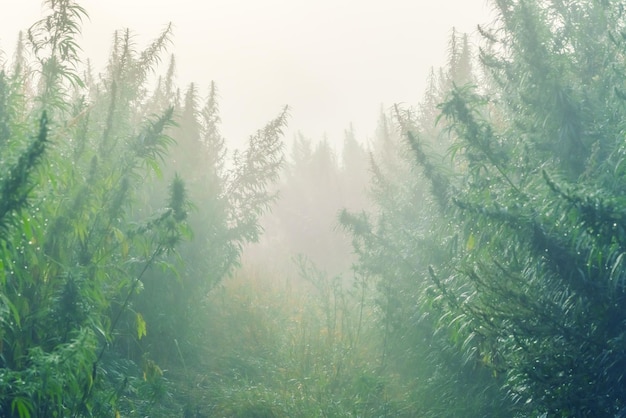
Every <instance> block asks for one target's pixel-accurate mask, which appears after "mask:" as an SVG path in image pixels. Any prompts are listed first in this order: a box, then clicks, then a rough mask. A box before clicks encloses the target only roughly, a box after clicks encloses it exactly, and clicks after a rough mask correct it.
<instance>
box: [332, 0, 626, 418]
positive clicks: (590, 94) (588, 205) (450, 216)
mask: <svg viewBox="0 0 626 418" xmlns="http://www.w3.org/2000/svg"><path fill="white" fill-rule="evenodd" d="M495 6H496V10H497V13H498V21H497V24H496V25H495V26H494V27H493V28H490V29H485V28H481V31H482V33H483V35H484V38H485V46H484V47H483V49H482V50H481V55H480V59H481V65H482V66H483V70H484V73H485V79H486V81H487V82H486V83H485V84H484V85H483V86H482V90H481V89H479V88H478V87H475V86H471V85H459V83H455V82H453V83H450V84H449V86H450V88H451V91H450V92H449V93H448V95H447V98H446V99H445V101H444V102H443V104H442V105H441V106H440V111H441V117H440V118H439V125H438V126H439V133H437V129H434V128H432V127H429V126H425V125H424V121H426V120H427V119H424V115H428V114H430V113H428V112H425V111H423V112H421V115H419V116H418V117H414V116H413V115H412V114H411V113H410V112H405V111H402V110H397V111H396V114H397V119H398V121H399V122H400V125H401V127H402V129H403V132H404V134H405V135H406V139H407V143H408V146H410V148H411V150H412V155H413V158H414V161H412V162H408V167H409V169H405V171H404V172H403V173H402V174H401V175H400V176H394V174H395V173H396V172H397V170H396V171H394V169H390V168H387V167H386V166H385V165H383V164H380V163H376V164H375V165H374V191H375V195H374V197H375V199H376V202H377V204H378V206H379V208H380V210H379V215H378V216H376V217H373V216H366V215H356V214H349V213H344V214H343V215H342V216H343V218H342V220H343V223H344V224H345V225H346V226H347V227H348V228H349V229H350V230H351V232H352V234H353V236H354V242H355V250H356V251H357V254H358V255H359V259H360V262H359V264H358V268H360V269H362V271H363V272H365V273H367V274H371V275H374V277H376V278H377V279H378V282H379V286H380V287H381V293H382V294H383V295H385V298H384V299H383V303H381V307H385V306H386V307H387V308H386V310H384V311H383V312H385V319H386V321H387V324H388V325H387V326H388V327H389V328H388V329H390V330H392V331H393V330H394V328H396V327H397V329H399V330H400V333H399V334H398V335H399V336H402V337H394V336H393V335H394V334H393V332H390V333H389V334H388V335H390V337H391V338H390V339H389V340H388V341H389V345H390V353H393V351H392V350H397V349H400V348H402V347H403V344H402V338H405V339H408V340H409V341H410V342H411V345H412V348H411V349H412V350H419V351H421V352H422V353H424V352H426V353H428V354H426V356H425V357H426V358H427V359H428V360H426V361H424V362H422V363H420V365H419V367H416V368H415V370H419V373H422V374H423V375H424V376H427V379H428V380H427V383H425V382H420V384H419V385H416V393H418V394H421V395H422V396H428V397H425V398H424V399H429V400H430V403H429V404H428V405H425V408H427V411H428V414H432V415H434V416H437V415H445V416H454V415H455V414H461V413H460V412H455V410H454V408H453V403H454V402H456V403H457V404H462V405H463V406H464V408H465V409H466V410H465V411H464V412H463V413H462V415H463V416H470V415H476V416H494V415H496V416H512V415H515V414H518V415H520V416H555V417H556V416H621V415H622V414H623V411H624V410H625V406H624V398H625V395H624V394H625V392H624V385H623V376H622V371H621V370H622V369H623V365H622V363H623V358H624V352H623V349H622V348H621V346H620V344H621V342H622V341H623V338H624V335H623V327H622V325H623V323H624V317H623V312H624V306H623V305H624V300H625V299H624V287H623V286H622V285H623V283H622V282H623V274H624V271H623V261H622V257H621V254H622V253H623V247H624V243H623V240H624V228H623V226H622V223H623V219H624V214H623V213H622V212H623V203H624V202H623V197H622V196H623V182H624V179H623V170H622V166H623V164H622V161H623V160H622V154H623V148H624V147H623V128H624V124H623V112H624V101H623V96H622V95H621V93H620V92H621V91H622V86H623V83H624V72H623V70H622V68H623V62H624V60H623V58H624V56H623V48H622V46H623V45H622V44H623V39H622V38H623V37H622V36H621V35H619V36H618V35H617V33H619V31H620V30H621V29H620V28H621V27H622V26H623V7H622V6H621V5H619V4H618V3H617V2H590V1H575V2H569V3H568V4H567V5H566V4H565V3H562V2H532V1H524V0H520V1H497V2H495ZM454 45H455V43H454V42H453V44H452V47H451V51H452V53H451V60H450V61H451V65H452V63H460V62H461V61H462V60H461V59H460V58H458V55H457V54H455V53H454V51H455V50H456V47H455V46H454ZM463 66H464V67H467V66H466V65H463ZM442 74H446V73H442ZM448 74H456V73H455V72H454V71H450V72H449V73H448ZM466 79H469V80H471V79H472V77H469V78H466ZM455 84H456V85H455ZM444 85H445V83H444ZM429 95H430V96H431V97H432V93H431V92H430V91H429ZM432 102H433V101H432V100H427V103H432ZM426 110H427V109H426ZM443 135H446V136H443ZM442 136H443V138H444V141H445V142H443V143H444V144H446V143H447V146H445V147H443V148H444V149H445V148H447V149H448V153H447V155H448V156H449V157H450V158H448V159H442V158H441V157H440V153H439V152H438V151H439V150H440V149H441V144H442V141H441V138H442ZM398 165H399V164H398V163H396V166H398ZM415 173H418V175H417V176H416V175H415ZM419 175H421V179H420V177H419ZM411 179H412V180H411ZM411 181H412V182H413V184H415V185H417V186H418V187H419V188H416V187H414V186H413V185H412V184H411V183H410V182H411ZM407 183H408V184H409V186H408V187H407V189H408V190H410V191H411V192H410V193H407V192H397V194H395V193H394V192H396V191H398V190H402V189H401V188H400V187H402V185H403V184H407ZM425 183H426V185H427V186H430V190H428V189H426V187H427V186H426V187H425ZM407 189H405V190H407ZM411 193H413V194H414V195H415V194H416V195H417V196H416V198H414V199H410V200H404V199H403V198H405V197H407V196H411ZM388 202H391V203H388ZM404 214H406V216H405V217H404V216H403V215H404ZM386 260H389V261H386ZM407 318H411V320H410V321H409V322H408V323H407ZM407 335H408V336H409V337H408V338H406V337H405V336H407ZM420 337H421V338H420ZM426 341H428V343H427V344H425V342H426ZM432 347H435V350H433V351H430V350H429V348H432ZM407 352H408V350H407ZM430 353H432V354H430ZM423 357H424V356H423ZM446 365H453V366H454V367H453V368H452V369H446V367H445V366H446ZM469 372H471V374H470V373H469ZM441 375H442V376H444V381H443V382H444V384H443V385H441V386H438V385H437V382H438V380H437V379H436V376H441ZM469 375H472V376H473V384H472V385H471V386H470V387H469V389H464V391H465V392H466V393H465V394H464V393H459V392H458V391H455V390H454V388H455V387H456V386H455V385H457V384H464V386H463V387H464V388H467V384H466V383H465V378H464V376H469ZM490 376H491V377H490ZM431 387H433V388H436V391H435V393H436V394H435V395H434V396H432V397H430V396H431V392H429V389H430V388H431ZM474 390H484V391H483V392H482V394H483V395H484V394H487V393H489V395H488V396H487V398H481V395H480V394H476V393H475V392H474ZM467 394H470V397H471V398H473V399H480V403H479V404H478V405H476V404H471V403H469V402H468V401H467V397H465V396H464V395H467ZM503 394H506V396H507V399H504V398H503ZM446 397H450V398H449V399H454V402H450V401H449V400H447V399H446ZM461 400H462V401H461ZM470 405H471V406H470ZM439 406H441V409H439ZM442 411H445V413H443V412H442Z"/></svg>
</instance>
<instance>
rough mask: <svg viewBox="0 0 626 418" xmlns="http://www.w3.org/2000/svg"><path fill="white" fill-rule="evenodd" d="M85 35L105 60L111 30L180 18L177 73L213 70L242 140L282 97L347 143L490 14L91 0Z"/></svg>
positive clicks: (302, 117)
mask: <svg viewBox="0 0 626 418" xmlns="http://www.w3.org/2000/svg"><path fill="white" fill-rule="evenodd" d="M81 4H83V6H84V7H85V8H86V9H87V11H88V13H89V17H90V19H89V21H87V22H84V27H83V38H82V40H81V42H80V44H81V46H82V47H83V50H84V56H85V57H89V59H90V60H92V61H93V62H94V67H95V68H96V69H102V66H103V65H104V64H105V62H106V58H107V54H108V52H109V51H110V47H111V39H112V34H113V31H114V30H116V29H123V28H130V29H131V30H132V31H133V33H134V34H135V35H136V38H135V39H136V42H137V44H138V45H139V46H143V45H146V43H147V42H148V41H149V40H151V39H153V38H154V37H156V36H157V35H158V33H159V32H160V31H161V30H162V29H163V28H164V26H165V25H166V24H167V23H168V22H172V23H173V26H174V38H173V43H172V45H171V47H170V49H169V51H170V52H171V53H172V54H174V55H175V56H176V60H177V76H178V84H179V85H180V86H186V85H187V84H188V83H191V82H195V83H197V85H198V86H199V87H200V88H201V91H202V92H204V93H206V90H207V88H208V85H209V83H210V81H211V80H214V81H215V82H216V83H217V87H218V89H219V91H220V95H221V108H222V120H223V132H224V135H225V136H226V138H227V140H228V141H230V142H231V144H233V145H237V146H240V145H242V144H243V142H244V140H245V139H246V138H247V137H248V135H250V134H251V133H253V132H254V130H256V129H258V128H260V127H261V126H262V125H263V124H264V123H265V121H267V120H268V119H270V118H271V117H272V116H273V115H274V114H275V113H276V112H278V111H279V109H280V108H281V107H282V106H284V105H289V106H290V108H291V112H290V114H291V118H290V122H289V127H288V128H287V138H290V137H291V136H292V135H293V133H294V132H296V131H302V132H303V133H304V134H305V135H307V136H310V137H313V138H316V139H319V138H321V137H322V136H323V135H324V134H327V135H328V137H329V139H330V140H331V142H333V143H335V144H338V143H339V142H340V141H341V140H342V138H343V131H344V129H346V128H347V127H348V126H349V124H350V123H353V125H354V128H355V130H356V132H357V134H358V135H359V137H360V138H362V139H365V138H367V137H369V136H371V135H372V134H373V130H374V128H375V124H376V120H377V117H378V112H379V110H380V106H381V105H383V106H391V105H393V104H394V103H407V104H415V103H416V102H417V101H418V100H419V99H420V98H421V96H422V93H423V91H424V87H425V83H426V79H427V76H428V72H429V69H430V68H431V67H432V66H434V67H438V66H440V65H443V64H444V60H445V56H446V44H447V41H448V38H449V36H450V33H451V28H452V27H456V28H457V29H458V30H459V31H460V32H468V33H473V32H475V30H476V25H477V24H478V23H484V22H487V21H488V20H489V17H488V10H489V9H488V6H487V5H486V2H485V0H463V1H460V0H441V1H436V2H431V1H414V0H391V1H385V2H380V1H370V0H366V1H357V0H341V1H332V0H321V1H315V2H308V1H300V0H297V1H287V0H265V1H256V0H237V1H231V0H218V1H208V2H202V1H195V0H179V1H162V0H132V1H124V0H109V1H106V2H103V1H97V0H87V1H84V2H82V3H81ZM41 11H42V8H41V4H40V1H39V0H28V1H19V2H18V1H11V5H10V7H8V8H7V10H5V11H3V16H2V25H1V27H0V46H2V48H3V49H4V50H5V51H10V50H11V49H12V47H13V45H14V43H15V40H16V34H17V32H18V30H23V29H26V28H28V27H29V26H30V25H31V24H32V23H33V22H34V21H35V20H37V19H38V18H39V17H40V15H41Z"/></svg>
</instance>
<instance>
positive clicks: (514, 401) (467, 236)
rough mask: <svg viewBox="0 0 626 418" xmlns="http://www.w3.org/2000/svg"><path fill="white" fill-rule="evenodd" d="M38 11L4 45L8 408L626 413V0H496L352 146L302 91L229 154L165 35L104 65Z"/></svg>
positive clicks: (0, 384)
mask: <svg viewBox="0 0 626 418" xmlns="http://www.w3.org/2000/svg"><path fill="white" fill-rule="evenodd" d="M44 4H45V5H46V7H47V8H46V13H47V14H46V15H45V16H44V17H43V18H42V20H40V21H38V22H35V23H34V24H33V26H32V27H31V28H30V29H29V30H28V32H27V33H24V34H21V35H20V36H19V38H18V39H19V40H18V44H17V48H16V49H15V51H16V52H15V55H14V56H13V57H7V56H6V54H3V55H0V57H1V59H2V61H0V63H1V64H2V71H1V72H0V148H1V154H0V195H1V197H0V254H1V257H0V353H1V355H0V415H1V416H6V417H20V418H27V417H91V416H93V417H146V416H150V417H173V416H179V417H186V418H190V417H196V418H197V417H242V418H245V417H249V418H252V417H257V418H258V417H625V416H626V381H625V380H624V373H626V287H625V283H626V265H625V264H626V262H625V261H624V258H625V256H624V254H625V253H626V142H625V132H626V124H625V120H626V118H625V117H624V115H625V114H626V106H625V100H626V75H625V74H626V65H625V61H624V59H625V54H624V51H625V46H626V28H625V27H624V26H625V23H626V19H625V15H624V7H623V4H622V3H621V2H618V1H610V0H604V1H590V0H589V1H583V0H575V1H570V2H567V4H565V3H563V2H559V1H553V2H539V1H530V0H519V1H518V0H506V1H505V0H498V1H494V2H493V7H494V9H495V14H496V16H497V19H496V20H495V21H494V23H493V24H492V25H491V26H490V27H480V28H479V32H480V40H479V41H478V42H477V43H476V44H475V45H472V44H471V43H470V42H469V40H468V37H467V35H464V34H460V33H457V32H455V31H454V30H453V31H452V32H451V36H450V41H449V44H448V45H442V48H447V51H448V62H447V64H446V65H445V67H444V68H441V69H437V70H435V69H433V71H432V72H431V77H430V79H429V83H428V89H427V91H426V92H425V94H424V97H423V98H422V99H421V100H419V98H417V99H416V103H417V104H416V105H415V106H413V107H408V106H402V107H401V106H392V107H391V108H387V109H385V108H384V109H381V112H380V117H379V123H378V128H377V130H376V132H374V133H372V135H371V136H368V137H366V138H359V137H357V135H356V133H355V132H354V131H353V130H352V129H347V130H346V134H345V139H344V142H343V146H342V148H341V152H340V154H339V155H340V157H339V156H338V155H337V154H336V153H335V152H334V151H333V148H332V147H331V146H330V144H329V143H328V141H327V140H324V139H322V140H319V139H308V138H306V137H305V136H303V135H298V136H296V137H295V138H286V139H285V138H283V135H282V131H283V129H284V128H285V127H286V124H287V123H288V120H289V109H288V108H287V107H285V108H283V109H276V117H275V119H273V120H270V121H269V122H268V123H267V124H266V126H264V127H261V128H260V129H259V130H258V131H257V132H254V133H252V134H251V136H250V138H249V141H248V145H247V147H246V148H244V149H243V150H238V151H232V152H231V151H230V150H228V149H227V147H226V145H227V141H226V140H225V139H224V138H223V136H222V135H221V133H220V112H219V94H218V90H217V86H216V85H215V84H211V85H210V86H209V90H208V95H207V96H206V97H201V96H200V94H199V93H198V88H197V87H196V86H195V85H193V84H192V85H190V86H188V87H186V88H184V89H183V90H181V89H180V88H179V87H177V86H176V85H175V81H174V80H175V61H174V57H173V56H171V57H170V58H169V61H168V57H167V48H168V47H169V46H170V45H169V44H170V37H171V30H170V28H169V27H168V28H166V29H165V30H164V31H163V33H161V34H159V35H158V36H157V38H156V39H155V40H154V41H153V42H152V43H151V44H149V45H148V46H147V47H145V48H144V49H140V48H138V47H137V46H136V45H134V44H133V42H132V34H131V32H130V31H129V30H121V31H119V32H117V33H116V34H115V36H114V41H113V45H112V46H111V52H110V56H109V60H108V64H107V66H106V68H105V69H103V70H102V71H101V72H97V73H96V70H94V69H92V68H90V66H89V65H88V64H84V63H85V62H88V61H85V60H84V58H82V57H81V56H80V48H79V45H78V44H77V41H76V38H77V36H78V35H79V33H80V30H81V24H82V22H83V20H84V19H85V17H86V16H87V12H86V11H85V10H84V9H83V8H82V7H81V6H80V5H79V4H78V3H76V2H74V1H71V0H60V1H52V0H46V1H45V2H44ZM161 61H164V64H165V65H164V66H163V67H165V71H163V73H162V75H160V76H158V81H157V82H156V84H154V83H151V82H150V80H151V77H153V74H154V73H155V72H156V73H157V74H161V73H160V71H161V66H159V64H160V63H161ZM285 143H286V144H287V145H285Z"/></svg>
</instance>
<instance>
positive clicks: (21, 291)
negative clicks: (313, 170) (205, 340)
mask: <svg viewBox="0 0 626 418" xmlns="http://www.w3.org/2000/svg"><path fill="white" fill-rule="evenodd" d="M45 5H46V7H47V10H48V11H49V15H48V16H46V17H45V18H43V19H42V20H40V21H38V22H37V23H35V24H34V25H33V26H32V27H31V28H30V30H29V32H28V41H29V42H28V44H25V43H23V42H22V41H21V38H20V42H18V53H17V54H16V59H15V63H14V66H13V67H12V69H11V70H8V69H6V68H3V69H0V150H1V151H2V155H3V161H2V165H0V194H1V199H0V202H1V203H0V230H1V232H0V238H1V239H0V354H1V355H0V374H1V375H2V378H1V379H0V381H1V382H0V415H2V416H16V417H17V416H19V417H29V416H33V417H34V416H113V415H118V416H119V415H120V414H126V413H128V414H129V415H130V414H143V415H153V414H155V413H157V414H158V413H160V412H158V411H160V410H163V411H169V412H164V415H165V416H171V412H172V408H171V407H168V406H165V405H164V404H166V403H168V402H169V403H171V399H170V398H169V393H170V392H171V390H172V389H171V387H172V384H171V382H170V381H169V379H168V377H167V376H166V374H165V372H164V370H163V369H161V367H160V366H159V365H158V364H157V363H156V362H155V361H154V360H155V357H158V354H159V353H148V352H147V349H149V348H150V347H151V345H150V344H151V343H152V341H150V338H151V337H153V335H154V334H157V332H155V331H158V328H157V324H158V323H159V317H158V316H157V315H154V314H155V313H156V312H157V309H158V304H159V303H160V302H162V300H163V299H162V298H163V295H162V294H155V293H154V292H152V290H154V289H155V285H157V286H156V288H158V284H159V278H163V279H167V280H168V281H169V282H173V283H177V284H178V285H180V282H177V279H178V278H180V277H185V279H186V280H187V282H185V287H183V288H182V289H184V292H182V293H178V294H176V293H175V294H174V296H177V295H178V296H180V295H182V296H183V298H182V299H181V300H180V301H179V305H178V306H187V305H188V304H190V303H195V304H196V305H195V307H194V309H199V308H200V304H199V303H198V301H200V300H202V299H203V297H204V294H206V292H207V291H208V290H209V289H210V288H211V287H212V286H214V285H215V283H217V282H218V281H219V280H221V279H222V278H223V277H224V276H225V275H226V273H228V272H229V271H230V269H231V268H232V266H233V265H234V264H235V262H236V261H237V257H238V254H239V251H240V249H238V248H240V246H241V245H242V243H243V242H246V241H247V240H249V239H253V238H254V237H256V236H258V232H259V230H258V226H257V220H258V217H259V216H260V215H261V214H262V213H263V211H264V210H265V208H266V207H267V205H268V204H269V202H271V200H272V198H271V196H269V194H267V193H266V189H267V188H268V187H269V185H270V184H271V182H272V181H273V180H274V179H275V178H276V176H277V174H276V173H277V170H278V169H279V167H280V163H281V161H282V151H281V143H280V134H281V129H282V127H284V124H285V123H286V111H284V112H282V113H281V115H280V116H279V117H278V118H277V119H276V120H275V121H273V122H271V123H270V124H269V125H268V127H267V128H266V129H265V130H263V131H260V132H259V134H257V135H256V136H254V137H253V138H252V139H251V147H250V149H249V150H247V151H245V152H244V154H243V155H244V158H243V159H242V160H241V163H240V164H238V165H236V166H235V168H234V169H233V170H234V171H233V174H226V173H225V163H224V158H225V150H224V149H223V139H221V137H220V135H219V128H218V124H219V116H218V114H217V111H218V106H217V102H216V89H215V86H212V90H211V95H210V98H209V101H208V104H207V106H206V109H205V111H204V112H203V114H202V115H203V122H202V125H201V127H200V129H199V130H198V134H197V135H202V139H203V141H204V143H205V144H206V147H207V148H208V149H209V150H210V153H211V155H210V157H209V158H208V160H209V161H210V163H211V164H212V166H213V167H212V168H211V169H210V170H207V171H206V173H203V174H202V175H201V176H196V177H194V176H190V177H191V178H190V183H191V187H190V186H188V185H187V181H186V180H183V177H182V176H179V175H178V174H176V173H175V171H170V170H169V167H168V169H164V168H163V167H164V166H165V163H166V162H167V161H168V159H169V158H170V157H171V156H172V155H175V152H176V150H175V149H174V145H175V141H174V139H173V138H172V136H171V135H173V134H174V133H175V129H176V127H175V126H176V122H179V123H180V126H184V127H185V129H187V125H188V124H189V123H190V122H189V121H188V120H185V119H184V116H185V115H184V114H183V115H181V114H179V109H178V107H177V106H178V104H177V103H176V102H175V101H170V100H171V95H170V93H171V91H172V90H173V87H172V78H173V64H172V65H170V69H169V71H168V73H167V78H166V81H165V83H164V84H163V85H162V86H163V87H162V88H163V89H165V90H166V91H165V92H163V91H161V92H155V93H154V94H153V95H152V96H153V97H154V98H157V97H161V99H160V100H159V101H154V100H153V101H150V100H148V99H147V98H148V97H149V96H148V86H149V81H150V80H149V78H150V75H151V74H152V73H153V71H154V70H156V65H157V64H158V63H159V61H160V54H161V53H162V52H163V50H164V49H165V47H166V46H167V44H168V42H169V37H170V35H171V28H170V27H169V26H168V27H167V28H166V29H165V30H164V31H163V32H162V33H161V34H160V35H159V37H158V38H157V39H156V40H155V41H153V42H152V43H151V44H150V45H149V46H148V48H146V49H145V50H143V51H137V50H136V48H135V45H134V44H133V42H132V36H131V34H130V31H128V30H127V31H123V32H118V33H116V34H115V37H114V44H113V48H112V52H111V56H110V59H109V63H108V66H107V69H106V71H105V72H104V73H103V74H101V76H100V77H98V78H97V79H96V78H94V77H93V76H91V74H90V71H91V69H88V70H87V72H86V74H85V76H84V77H82V76H81V75H79V74H81V73H82V71H81V70H82V68H80V56H79V54H80V48H79V46H78V44H77V41H76V38H77V37H78V35H79V34H80V24H81V22H82V20H83V19H84V18H85V17H86V16H87V15H86V12H85V10H84V9H83V8H82V7H81V6H79V5H78V4H77V3H76V2H73V1H47V2H45ZM29 50H30V51H29ZM27 52H32V53H33V55H32V56H33V57H34V61H33V62H28V61H27V60H26V59H25V58H24V57H25V56H27ZM27 69H28V70H27ZM32 85H36V86H38V87H37V88H36V89H31V88H30V86H32ZM168 96H169V97H168ZM163 97H166V99H163ZM190 100H191V99H190ZM190 103H191V104H189V106H190V107H191V108H192V109H191V115H192V116H191V118H192V119H193V118H194V117H196V116H197V115H198V113H197V112H196V111H195V110H194V109H193V108H194V106H195V103H194V102H193V100H191V102H190ZM155 109H156V112H154V111H155ZM181 117H183V118H182V119H181ZM37 121H39V125H38V126H35V125H36V122H37ZM33 126H35V128H33ZM177 139H178V138H177ZM196 155H202V154H201V153H196ZM43 162H45V163H43ZM203 163H204V161H199V162H197V163H196V164H195V165H194V166H193V167H192V170H196V173H190V172H189V171H188V172H186V173H182V174H183V175H187V174H197V173H198V171H199V170H200V168H201V167H200V166H201V165H202V164H203ZM170 167H171V166H170ZM229 176H230V177H229ZM163 177H167V179H171V181H170V182H169V186H167V187H163V186H154V184H156V182H157V181H159V180H158V179H162V178H163ZM208 178H210V179H211V182H212V183H211V184H212V185H213V187H212V188H210V189H209V191H208V196H199V195H196V194H195V193H196V192H197V191H198V190H199V189H200V182H202V181H204V180H205V179H208ZM231 178H232V180H231ZM257 180H258V182H257ZM158 188H160V189H159V190H162V193H159V194H158V195H156V196H155V198H153V199H151V198H150V197H148V196H149V194H150V192H151V191H153V190H155V189H158ZM226 190H231V191H233V190H234V191H237V193H238V194H237V193H235V195H236V196H235V197H233V198H232V199H231V194H227V193H226ZM205 197H206V198H207V200H208V201H209V204H208V208H207V210H203V209H204V208H202V206H200V208H201V209H200V210H197V211H195V212H194V210H195V209H194V206H192V205H191V203H190V201H189V199H190V198H194V199H201V198H205ZM196 208H197V207H196ZM235 210H236V211H237V213H239V214H240V215H234V214H232V212H233V211H235ZM194 213H201V216H195V215H194V216H195V217H192V215H193V214H194ZM244 215H245V216H244ZM199 219H202V220H204V221H206V222H207V224H208V225H207V228H205V229H199V230H198V233H200V234H205V232H206V231H207V229H208V230H209V231H211V228H212V227H213V226H215V227H216V229H217V230H219V231H220V234H218V235H212V234H206V235H202V241H203V242H202V244H201V245H200V246H199V248H200V253H201V254H202V255H207V254H208V255H209V257H208V259H209V261H210V260H211V259H212V257H214V258H215V260H216V262H215V264H214V265H211V269H212V270H209V269H205V270H200V271H193V270H192V269H189V270H191V271H190V272H189V273H190V274H187V271H186V270H185V267H184V266H183V264H182V258H180V257H181V256H185V255H187V254H185V251H186V248H188V247H185V244H184V241H185V240H187V239H189V238H190V237H191V229H190V224H194V226H196V225H197V224H198V220H199ZM235 224H237V225H238V227H239V229H237V228H235V226H233V225H235ZM220 228H221V229H220ZM199 258H201V257H199ZM187 262H188V263H189V265H192V263H193V262H194V260H193V259H192V258H188V259H187ZM189 276H191V277H192V280H193V281H194V283H195V285H194V286H187V284H188V283H190V280H189ZM148 306H149V307H151V309H152V310H151V309H148V308H147V307H148ZM155 308H156V309H155ZM161 313H165V314H166V315H169V316H170V320H171V321H172V322H171V330H173V331H174V333H173V335H172V336H173V340H174V341H177V340H181V341H183V340H184V342H185V343H184V344H183V345H182V348H183V350H189V347H190V346H191V344H190V342H189V334H186V333H185V330H187V329H189V328H187V324H188V323H190V322H191V321H189V319H190V318H189V316H187V315H176V313H175V312H168V311H167V310H165V311H162V312H161ZM157 335H158V334H157ZM194 344H197V342H196V341H194ZM179 351H180V350H179ZM179 357H180V356H179ZM158 360H162V358H158Z"/></svg>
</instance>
